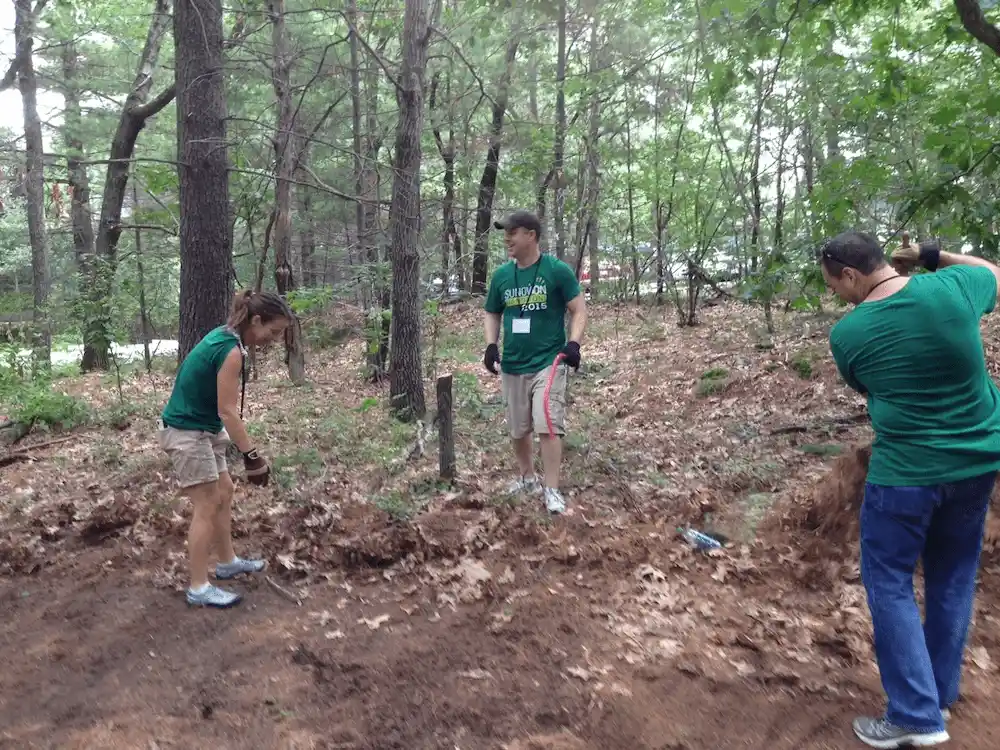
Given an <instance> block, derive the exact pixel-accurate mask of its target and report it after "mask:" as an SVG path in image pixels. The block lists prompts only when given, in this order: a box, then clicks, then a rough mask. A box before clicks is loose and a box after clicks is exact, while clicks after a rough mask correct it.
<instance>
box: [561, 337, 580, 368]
mask: <svg viewBox="0 0 1000 750" xmlns="http://www.w3.org/2000/svg"><path fill="white" fill-rule="evenodd" d="M562 355H563V362H564V363H565V364H566V365H568V366H569V367H572V368H573V369H574V370H579V369H580V345H579V344H578V343H576V342H575V341H570V342H569V343H568V344H566V347H565V348H564V349H563V350H562Z"/></svg>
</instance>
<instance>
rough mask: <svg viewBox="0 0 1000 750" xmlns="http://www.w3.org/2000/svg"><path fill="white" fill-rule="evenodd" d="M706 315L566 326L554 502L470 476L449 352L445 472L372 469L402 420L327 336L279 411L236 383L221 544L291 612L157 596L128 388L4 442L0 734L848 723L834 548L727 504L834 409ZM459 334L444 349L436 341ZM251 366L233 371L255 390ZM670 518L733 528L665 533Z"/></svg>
mask: <svg viewBox="0 0 1000 750" xmlns="http://www.w3.org/2000/svg"><path fill="white" fill-rule="evenodd" d="M734 314H737V313H734ZM720 315H721V313H720ZM604 323H605V324H607V321H604ZM626 324H627V325H626ZM600 325H602V321H601V318H600V316H595V329H596V328H598V327H599V326H600ZM615 326H616V327H617V326H618V321H617V320H616V321H615ZM623 326H624V327H628V326H631V327H633V328H636V327H639V326H640V322H637V321H636V320H632V321H625V324H623ZM607 327H609V328H610V324H607ZM736 329H737V326H736V325H734V324H731V322H726V321H725V320H722V321H714V322H713V323H712V324H711V326H706V327H705V329H702V330H696V331H693V332H689V333H686V334H685V335H686V336H687V338H684V339H681V340H677V341H672V340H666V341H664V340H658V339H654V340H652V341H644V342H642V345H641V346H640V345H637V344H633V343H630V342H629V341H624V340H622V339H614V340H613V341H603V340H602V341H600V342H598V341H597V340H595V341H594V343H593V344H592V345H591V346H590V348H589V351H590V356H591V357H592V360H591V362H592V366H591V369H590V370H589V371H588V374H587V375H585V376H581V377H580V378H579V380H577V381H576V382H574V384H573V386H572V388H571V394H572V398H573V400H574V403H573V406H572V409H573V411H574V414H575V417H574V418H575V419H577V420H578V422H577V424H579V425H580V428H579V429H578V431H577V432H575V433H574V434H571V435H570V436H569V437H568V438H567V477H568V481H567V494H568V497H569V500H570V505H571V511H572V512H571V513H570V515H568V516H566V517H564V518H560V519H556V520H551V519H548V518H546V517H545V516H544V515H543V514H541V513H540V512H539V509H538V508H536V507H534V506H532V505H511V504H509V503H505V502H499V501H497V499H496V498H495V497H494V494H495V493H494V492H493V491H492V489H491V488H493V487H495V486H497V485H498V484H499V483H500V482H502V481H503V480H504V478H505V477H506V474H507V467H506V466H505V462H506V461H507V457H506V456H505V455H500V454H498V453H497V451H496V444H495V439H494V437H490V436H491V435H493V436H495V435H499V434H501V427H500V425H499V424H498V421H499V419H500V416H499V410H498V409H497V408H496V403H495V399H496V396H495V394H494V393H493V391H492V390H491V389H495V384H494V383H492V381H487V380H485V379H484V380H481V381H477V379H476V378H482V377H483V376H481V375H479V374H477V373H478V369H477V368H478V367H479V366H478V364H477V363H476V362H475V361H473V358H471V357H470V358H469V361H468V362H466V363H464V364H462V363H459V364H456V366H455V371H456V373H459V374H460V375H462V377H463V378H464V380H461V381H458V380H457V381H456V382H461V383H462V384H463V385H462V389H463V390H462V394H461V395H460V397H459V398H458V402H459V409H460V411H459V414H458V425H459V430H460V434H459V439H460V453H461V455H462V457H463V458H462V460H463V461H464V464H463V466H462V467H461V468H462V481H461V482H460V483H459V485H458V486H457V487H455V488H438V487H436V485H435V484H434V481H433V479H434V465H433V456H426V457H424V458H423V459H419V460H416V461H411V462H408V463H406V464H403V465H402V468H399V467H398V466H397V468H396V469H394V470H393V471H394V472H395V473H393V472H390V471H388V470H385V469H383V468H377V469H376V468H374V467H375V466H385V465H391V464H386V460H387V459H386V456H389V455H398V454H400V453H401V452H402V453H403V454H404V455H405V451H406V450H408V445H409V443H408V441H409V440H410V437H409V436H408V435H407V436H405V439H403V440H396V441H395V442H391V441H392V440H395V438H394V437H393V435H397V436H398V435H399V434H402V433H395V432H393V430H394V429H395V428H393V427H392V426H390V425H387V424H386V423H384V422H379V421H377V415H376V414H375V413H374V412H372V413H367V412H365V411H364V407H363V406H362V407H359V406H358V404H361V405H363V404H364V403H366V399H371V398H375V396H377V393H375V392H372V391H364V390H360V391H359V392H357V393H354V394H344V393H343V392H342V388H343V387H342V385H341V384H343V383H350V382H353V381H351V377H353V376H352V375H351V374H350V373H351V372H353V369H352V368H355V367H356V364H357V363H356V361H355V358H352V357H346V356H345V357H343V358H341V359H338V360H337V361H336V362H334V363H333V364H331V365H330V367H331V368H332V372H331V373H323V376H324V377H323V378H317V380H321V379H325V380H327V381H328V382H330V383H334V384H335V385H333V386H330V387H324V386H317V387H315V388H314V389H313V390H312V391H309V392H304V393H303V394H300V395H299V396H298V398H300V399H301V402H296V405H295V406H294V407H292V408H289V409H284V410H278V409H276V410H274V411H273V412H267V411H262V410H261V409H260V408H259V407H257V412H256V415H257V416H256V417H255V419H256V420H257V421H256V423H257V424H258V425H261V429H262V430H265V431H266V434H267V436H268V439H269V440H271V446H272V448H271V450H272V451H273V453H272V455H274V453H276V452H277V451H278V450H279V446H288V447H286V448H284V449H283V450H284V451H285V452H284V453H282V454H281V455H280V456H279V458H280V459H281V461H283V462H284V463H283V464H282V465H283V466H285V467H292V468H284V469H282V471H283V472H285V473H284V474H282V473H281V472H279V473H278V480H279V481H277V482H276V483H275V486H274V487H273V488H272V489H270V490H269V491H268V493H256V494H251V495H247V494H244V493H242V492H241V495H240V499H239V509H238V516H237V519H236V523H235V530H236V533H237V534H238V535H239V536H240V538H239V540H238V547H239V549H240V550H241V551H244V550H245V551H247V552H248V553H253V552H263V553H264V554H266V556H267V557H268V559H269V560H270V561H271V563H272V568H271V570H270V571H269V574H270V575H271V576H273V577H274V579H275V580H277V581H279V582H280V584H281V586H283V587H284V588H285V589H287V590H288V591H291V592H292V593H294V594H295V595H296V596H298V597H300V598H301V599H302V605H301V606H296V605H295V604H294V603H293V602H291V601H289V600H288V599H287V598H285V597H284V596H282V595H281V594H280V593H279V592H277V591H276V590H275V589H274V588H273V587H271V586H270V585H268V584H267V583H266V582H265V581H264V580H263V579H261V578H257V579H246V580H241V581H239V582H238V584H237V587H238V588H240V589H241V590H243V591H245V592H247V597H246V600H245V603H244V604H243V605H242V606H241V607H239V608H236V609H234V610H232V611H228V612H215V611H201V610H191V609H188V608H187V606H186V605H185V604H184V602H183V598H182V594H181V592H180V588H181V586H182V584H183V557H182V552H183V534H184V528H185V522H184V518H183V516H182V515H181V514H180V513H179V512H178V511H179V510H181V509H182V508H181V506H179V505H178V504H176V503H171V502H169V501H167V500H164V498H169V486H168V484H167V482H166V478H165V477H166V467H165V466H164V465H163V463H162V459H161V458H160V457H158V454H157V453H156V451H155V447H153V446H151V443H150V440H149V437H148V435H149V433H148V425H147V424H146V423H147V422H150V421H151V420H152V419H153V415H154V414H155V413H150V414H147V415H145V416H140V417H137V418H136V420H135V423H134V424H133V426H132V427H131V428H129V429H127V430H125V431H122V432H118V431H113V430H107V429H106V430H95V431H92V432H89V433H81V435H80V440H79V443H73V444H71V445H70V447H69V448H68V452H67V453H65V454H63V455H62V456H56V455H54V454H46V455H44V456H40V457H39V463H38V464H31V463H24V462H22V463H19V464H16V465H14V466H13V467H9V468H8V469H7V470H6V473H5V474H4V475H3V477H2V481H4V482H8V483H9V484H8V485H7V486H9V487H12V488H13V492H11V493H9V494H7V495H6V496H5V497H4V499H3V502H2V503H0V511H2V516H3V518H2V526H0V528H2V533H0V572H2V577H0V660H2V662H0V663H2V665H3V667H2V669H0V749H2V750H7V748H10V749H11V750H14V749H16V750H32V749H34V748H53V749H55V748H58V749H59V750H75V749H77V748H79V749H81V750H82V749H83V748H86V749H87V750H98V749H100V750H115V749H117V748H122V749H125V748H127V749H128V750H165V749H166V748H185V749H187V748H194V747H204V746H207V745H208V743H209V742H212V743H213V744H214V746H215V747H218V748H223V749H228V748H233V750H246V749H247V748H252V749H253V750H271V749H275V750H293V749H294V750H320V749H325V750H333V749H335V748H336V749H340V750H348V749H349V750H395V749H397V748H398V749H399V750H403V749H405V750H422V749H424V748H426V749H428V750H430V749H433V750H439V749H440V750H456V749H458V750H486V749H489V750H501V749H503V748H506V750H619V749H621V750H730V749H732V750H737V749H740V750H745V749H748V748H749V749H760V750H801V749H805V750H851V749H852V748H858V747H860V744H859V743H858V742H857V741H856V740H855V739H854V738H853V737H852V735H851V731H850V721H851V719H852V718H853V717H854V716H855V715H857V714H858V713H862V712H872V711H877V710H879V709H880V708H881V706H882V697H881V690H880V686H879V682H878V675H877V672H876V670H875V668H874V664H873V660H872V658H871V646H870V627H869V625H868V617H867V608H866V605H865V601H864V593H863V589H862V588H861V586H860V582H859V580H858V576H857V566H856V564H852V561H853V560H854V559H856V558H855V554H856V551H855V550H852V549H850V548H846V549H844V550H843V551H842V552H841V553H838V554H837V555H834V556H832V557H831V558H829V559H825V560H821V561H819V562H816V561H809V560H807V559H805V558H804V557H803V555H802V551H801V549H800V547H801V542H802V541H803V540H801V539H799V538H796V537H795V535H789V534H787V533H780V532H777V531H774V530H771V529H766V530H763V531H757V532H756V533H755V532H754V529H755V528H756V525H757V524H758V522H759V521H760V517H761V516H762V514H765V513H766V512H767V508H769V507H770V506H771V504H772V503H773V502H774V500H775V497H778V496H783V494H789V493H790V494H792V495H794V494H795V493H796V491H798V490H799V489H801V488H803V487H807V486H808V485H809V483H810V482H813V481H815V480H816V479H817V477H821V476H822V475H823V472H824V470H825V467H826V466H827V458H825V457H824V455H825V454H823V450H826V449H827V448H829V446H830V445H831V444H834V443H835V444H838V445H845V444H849V443H851V442H853V441H856V440H859V439H864V438H865V435H864V430H865V428H864V426H863V425H859V424H858V423H857V422H856V421H855V420H854V417H853V416H852V415H854V413H855V412H856V405H855V404H853V402H852V401H851V400H850V398H849V397H848V396H845V395H843V394H842V393H841V392H840V391H839V390H837V388H839V386H837V385H836V383H835V380H834V378H833V375H832V374H831V373H830V371H829V367H828V366H827V365H826V364H824V363H823V362H822V360H816V361H817V362H818V364H816V365H815V372H813V371H810V372H811V374H810V377H808V378H802V377H800V376H799V375H796V374H795V372H793V371H792V369H791V368H790V367H789V366H788V364H787V363H788V362H790V361H796V360H795V358H796V357H800V356H804V355H803V354H802V352H803V351H809V347H813V346H814V344H813V343H812V342H811V341H810V340H808V339H806V340H805V343H803V342H802V341H800V340H799V339H794V340H790V342H784V343H782V342H779V344H780V345H779V347H778V348H777V349H776V350H775V351H769V352H765V353H763V354H755V355H754V357H756V359H748V358H747V354H746V352H748V351H750V352H753V351H754V348H753V345H752V344H750V343H748V342H747V341H746V340H744V339H741V338H739V337H738V336H737V335H736V334H734V333H732V332H733V331H735V330H736ZM713 330H714V331H722V332H723V333H724V335H723V334H713V333H712V331H713ZM460 334H461V331H460V330H459V331H458V332H457V333H456V332H452V333H449V334H448V335H449V336H452V338H451V339H445V340H444V343H447V344H448V345H449V346H454V348H455V349H456V350H461V347H459V346H458V345H457V344H454V341H455V340H456V339H455V338H454V337H456V336H459V335H460ZM476 335H478V331H477V332H476ZM810 335H811V334H810ZM720 337H721V339H720ZM595 339H597V334H596V332H595ZM992 346H993V341H992V339H991V340H990V341H989V342H988V347H992ZM803 347H805V348H803ZM359 351H360V349H359ZM810 366H812V365H810ZM797 367H798V366H797ZM463 368H464V369H463ZM803 368H804V366H803ZM709 372H711V373H714V374H713V375H712V377H711V378H707V377H706V375H707V373H709ZM719 373H721V374H719ZM800 374H801V373H800ZM706 380H712V381H713V382H712V383H711V384H710V387H707V386H704V385H703V384H704V383H705V382H706ZM138 382H139V385H138V386H136V390H137V391H139V390H141V389H148V387H149V385H148V383H149V381H148V380H142V381H138ZM477 383H480V386H479V387H480V390H475V388H476V384H477ZM161 385H162V384H160V385H157V387H161ZM266 387H267V386H265V385H259V386H257V387H256V388H255V391H254V394H253V397H254V398H255V399H258V400H259V401H267V399H268V398H271V399H273V400H274V401H276V402H277V401H278V399H277V397H276V396H275V393H271V394H270V395H268V393H267V391H265V390H264V389H265V388H266ZM277 387H278V386H275V388H277ZM701 391H704V393H701V395H699V396H696V395H693V394H695V393H699V392H701ZM373 393H374V395H373ZM337 404H346V406H344V408H343V411H342V412H334V411H332V409H333V408H334V407H335V406H336V405H337ZM255 406H256V405H255ZM352 409H353V410H354V411H353V412H352V411H351V410H352ZM352 414H353V416H351V415H352ZM313 415H319V416H313ZM358 415H360V416H358ZM317 420H320V421H317ZM351 420H354V421H351ZM313 422H316V424H313ZM491 422H492V424H491ZM359 425H361V426H359ZM387 436H388V437H387ZM484 436H485V437H484ZM379 440H382V441H383V442H384V441H387V440H388V441H390V442H391V445H390V446H389V448H385V447H384V446H383V445H382V443H379V442H378V441H379ZM491 441H492V442H491ZM109 446H113V447H114V448H115V450H114V451H111V450H110V449H109ZM820 449H822V450H820ZM390 450H391V453H387V451H390ZM60 461H61V463H60ZM60 467H64V469H65V470H62V469H60ZM289 477H291V479H293V480H294V481H285V480H284V479H283V478H289ZM4 491H5V492H6V491H7V488H6V486H5V488H4ZM686 522H691V523H694V524H698V525H699V526H702V527H705V526H707V525H711V526H714V527H716V528H721V529H723V530H726V531H727V533H729V534H730V536H731V537H732V538H733V539H734V544H733V545H732V546H731V547H729V548H728V549H727V550H725V551H723V552H720V553H713V554H710V555H705V554H702V553H697V552H694V551H692V550H690V549H689V548H687V547H686V546H685V545H684V544H683V543H682V542H681V541H680V540H679V538H678V537H677V534H676V528H677V526H678V525H680V524H683V523H686ZM741 542H742V543H741ZM998 563H1000V555H995V554H994V555H991V556H988V557H987V559H986V560H985V561H984V566H983V575H982V582H981V594H980V597H979V600H978V605H977V613H976V620H975V625H974V630H973V637H972V641H971V643H970V650H969V657H968V660H967V661H968V664H967V669H966V679H965V682H964V687H963V701H962V702H961V704H960V705H959V707H958V709H957V710H956V712H955V717H954V719H953V722H952V727H951V732H952V736H953V742H952V743H951V744H949V745H948V747H950V748H955V750H984V749H985V748H991V747H998V746H1000V729H998V728H1000V700H998V697H1000V696H998V695H997V688H996V685H997V679H996V678H997V667H996V664H1000V612H998V610H997V604H998V602H1000V567H998Z"/></svg>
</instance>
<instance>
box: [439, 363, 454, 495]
mask: <svg viewBox="0 0 1000 750" xmlns="http://www.w3.org/2000/svg"><path fill="white" fill-rule="evenodd" d="M451 386H452V376H451V375H442V376H441V377H440V378H438V379H437V426H438V471H439V473H440V475H441V479H445V480H447V481H449V482H450V481H452V480H454V479H455V420H454V414H453V412H452V393H451Z"/></svg>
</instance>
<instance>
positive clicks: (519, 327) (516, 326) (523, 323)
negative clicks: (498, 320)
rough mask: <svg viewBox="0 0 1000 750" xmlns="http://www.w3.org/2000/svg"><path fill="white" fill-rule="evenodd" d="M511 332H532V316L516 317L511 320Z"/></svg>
mask: <svg viewBox="0 0 1000 750" xmlns="http://www.w3.org/2000/svg"><path fill="white" fill-rule="evenodd" d="M510 332H511V333H531V318H514V319H513V320H512V321H511V322H510Z"/></svg>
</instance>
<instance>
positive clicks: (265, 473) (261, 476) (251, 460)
mask: <svg viewBox="0 0 1000 750" xmlns="http://www.w3.org/2000/svg"><path fill="white" fill-rule="evenodd" d="M243 466H244V468H245V469H246V475H247V481H248V482H250V484H255V485H257V486H258V487H266V486H267V482H268V480H269V479H270V478H271V467H270V466H268V465H267V461H265V460H264V457H263V456H261V455H260V453H258V452H257V449H256V448H251V449H250V450H248V451H247V452H246V453H244V454H243Z"/></svg>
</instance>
